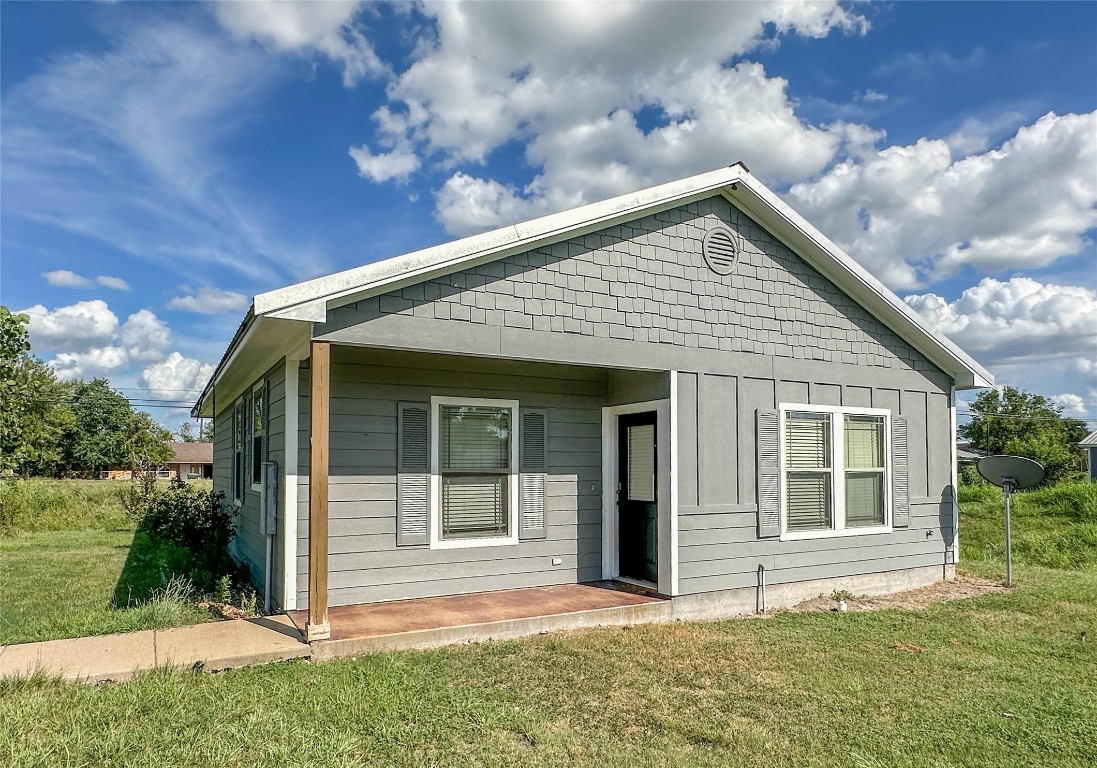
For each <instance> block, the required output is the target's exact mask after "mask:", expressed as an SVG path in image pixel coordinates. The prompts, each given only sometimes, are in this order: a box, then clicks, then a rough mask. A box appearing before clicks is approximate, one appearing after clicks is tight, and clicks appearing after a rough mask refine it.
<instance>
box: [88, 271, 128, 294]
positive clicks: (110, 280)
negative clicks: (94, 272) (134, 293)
mask: <svg viewBox="0 0 1097 768" xmlns="http://www.w3.org/2000/svg"><path fill="white" fill-rule="evenodd" d="M95 282H97V283H99V285H105V286H106V287H107V288H113V289H115V290H116V291H128V290H130V284H129V283H127V282H126V281H125V280H123V279H122V278H120V277H111V276H110V275H99V277H97V278H95Z"/></svg>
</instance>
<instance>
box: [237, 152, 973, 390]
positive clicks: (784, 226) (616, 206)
mask: <svg viewBox="0 0 1097 768" xmlns="http://www.w3.org/2000/svg"><path fill="white" fill-rule="evenodd" d="M714 193H722V194H724V196H725V197H727V198H728V199H729V200H731V201H732V202H734V203H735V204H736V205H738V206H740V207H743V208H744V210H746V212H747V213H749V214H750V215H752V216H754V217H755V218H756V219H758V220H759V222H760V223H762V224H763V225H765V226H767V228H770V229H771V231H773V233H774V234H775V235H777V236H778V237H780V238H781V239H782V240H784V241H785V242H786V245H789V247H790V248H792V250H793V251H794V252H796V253H797V254H799V255H800V256H801V257H805V258H807V260H808V262H809V263H810V264H811V265H812V266H813V267H815V268H816V269H819V271H820V272H822V273H823V275H824V276H825V277H827V278H828V279H830V280H831V281H833V282H834V283H835V284H836V285H838V287H840V288H842V289H843V290H845V291H846V292H847V293H849V294H850V296H852V297H853V298H854V299H856V300H857V301H859V302H860V303H861V304H862V305H863V306H864V307H865V309H867V310H868V311H869V312H871V313H872V314H873V315H874V316H876V317H878V318H879V319H880V320H881V321H882V322H884V324H885V325H887V326H889V327H890V328H892V329H893V330H894V331H896V332H897V333H898V334H899V335H900V336H901V337H903V338H904V339H906V340H907V341H908V342H910V343H911V344H913V345H914V346H915V347H916V348H917V349H919V350H920V351H921V352H922V353H923V354H925V355H926V356H927V357H928V358H929V359H930V360H932V361H933V362H935V363H936V364H937V365H939V366H941V367H942V368H943V369H944V370H946V371H947V372H949V373H950V374H952V375H953V376H954V378H955V379H956V382H957V385H958V387H959V388H968V387H987V386H991V385H992V384H993V382H994V377H993V376H991V374H990V373H988V372H987V371H986V369H984V368H983V367H982V366H980V365H979V364H978V363H977V362H975V361H974V360H973V359H972V358H971V357H970V356H968V355H967V354H966V353H965V352H964V351H963V350H961V349H960V348H959V347H957V346H956V345H955V344H953V343H952V342H951V341H950V340H948V339H946V338H944V337H942V336H939V335H938V334H936V333H934V332H933V331H932V330H931V329H930V328H929V327H928V326H926V324H925V323H924V321H923V320H922V319H921V318H920V317H919V316H918V315H917V314H916V313H915V312H914V310H912V309H911V308H910V307H909V306H907V304H906V303H905V302H904V301H903V300H902V299H900V298H899V297H898V296H896V295H895V294H894V293H892V292H891V291H890V290H889V289H888V288H887V287H885V286H884V285H883V283H881V282H880V281H879V280H877V279H876V278H875V277H874V276H873V275H872V274H870V273H869V272H868V271H866V270H865V269H864V268H863V267H862V266H861V265H860V264H858V263H857V262H855V261H854V260H853V259H851V258H850V257H849V256H848V255H847V254H846V253H845V252H844V251H842V249H841V248H839V247H838V246H837V245H835V244H834V243H832V242H831V241H830V240H829V239H828V238H827V237H826V236H824V235H823V234H822V233H821V232H819V230H817V229H815V227H813V226H812V225H811V224H810V223H808V222H807V220H805V219H804V218H803V217H802V216H800V215H799V214H798V213H796V211H794V210H793V209H792V208H790V207H789V206H788V205H787V204H786V203H785V202H784V201H782V200H781V199H780V198H778V197H777V196H776V195H775V194H774V193H773V192H772V191H770V190H769V189H768V188H766V186H765V185H764V184H762V183H761V182H760V181H758V180H757V179H756V178H754V176H753V175H752V174H751V173H750V172H749V171H748V170H747V169H746V167H745V166H744V165H742V164H741V163H737V164H735V165H733V166H731V167H729V168H721V169H718V170H715V171H709V172H708V173H702V174H699V175H697V176H691V177H689V178H686V179H681V180H679V181H674V182H671V183H669V184H661V185H659V186H657V187H651V188H649V189H645V190H641V191H639V192H634V193H632V194H628V195H622V196H620V197H615V198H611V199H609V200H603V201H601V202H598V203H592V204H590V205H584V206H582V207H579V208H574V209H572V210H569V211H563V212H561V213H555V214H552V215H550V216H543V217H541V218H539V219H533V220H531V221H527V222H523V223H520V224H514V225H512V226H508V227H503V228H501V229H497V230H494V231H492V232H485V233H484V234H481V235H474V236H472V237H466V238H463V239H461V240H455V241H452V242H449V243H443V244H442V245H437V246H434V247H431V248H425V249H423V250H420V251H414V252H412V253H408V254H404V255H403V256H397V257H395V258H391V259H385V260H383V261H378V262H374V263H372V264H366V265H364V266H361V267H355V268H353V269H348V270H345V271H343V272H337V273H335V274H333V275H328V276H326V277H319V278H316V279H314V280H308V281H306V282H303V283H297V284H296V285H291V286H287V287H285V288H279V289H278V290H274V291H268V292H267V293H261V294H259V295H258V296H256V297H255V302H254V312H255V314H256V316H270V317H278V318H284V319H292V320H302V321H310V322H317V323H322V322H324V321H325V320H326V316H327V310H328V309H331V308H334V307H337V306H341V305H343V304H349V303H351V302H352V301H356V300H358V299H362V298H367V297H369V296H372V295H376V294H379V293H385V292H388V291H391V290H396V289H397V288H400V287H403V286H405V285H413V284H415V283H420V282H423V281H425V280H428V279H430V278H432V277H435V276H438V275H442V274H448V273H451V272H455V271H458V270H461V269H467V268H469V267H471V266H476V265H478V264H483V263H486V262H490V261H495V260H498V259H502V258H505V257H506V256H509V255H512V254H514V253H521V252H522V251H527V250H530V249H532V248H536V247H538V246H540V245H544V244H546V243H549V242H557V241H560V240H564V239H568V238H571V237H575V236H577V235H579V234H583V233H585V232H590V231H594V230H597V229H603V228H605V227H609V226H612V225H613V224H615V223H617V222H621V221H628V220H632V219H635V218H637V217H639V216H641V215H644V214H646V213H649V212H655V211H657V210H660V209H664V210H665V209H666V208H670V207H675V206H679V205H682V204H684V203H686V202H690V201H691V200H693V199H701V198H703V197H706V196H709V195H712V194H714Z"/></svg>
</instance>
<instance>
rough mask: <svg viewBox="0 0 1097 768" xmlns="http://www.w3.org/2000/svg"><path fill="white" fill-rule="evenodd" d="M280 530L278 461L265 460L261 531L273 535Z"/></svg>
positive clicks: (260, 519)
mask: <svg viewBox="0 0 1097 768" xmlns="http://www.w3.org/2000/svg"><path fill="white" fill-rule="evenodd" d="M277 530H278V462H276V461H264V462H263V512H262V514H261V515H260V516H259V533H261V534H263V535H264V536H273V535H274V534H275V533H276V532H277Z"/></svg>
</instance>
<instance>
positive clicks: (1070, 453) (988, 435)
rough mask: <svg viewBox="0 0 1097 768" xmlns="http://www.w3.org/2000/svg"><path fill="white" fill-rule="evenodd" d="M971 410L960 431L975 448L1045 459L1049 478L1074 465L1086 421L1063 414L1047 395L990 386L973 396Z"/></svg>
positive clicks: (1061, 475)
mask: <svg viewBox="0 0 1097 768" xmlns="http://www.w3.org/2000/svg"><path fill="white" fill-rule="evenodd" d="M971 412H972V417H971V421H970V422H968V423H967V424H964V425H963V426H961V427H960V428H959V433H960V435H961V436H962V437H964V438H965V439H967V440H970V441H971V445H972V447H973V448H976V449H978V450H980V451H985V452H987V453H989V454H999V453H1006V454H1012V455H1015V456H1025V457H1027V458H1030V459H1034V460H1035V461H1038V462H1040V463H1041V464H1043V465H1044V470H1045V471H1046V477H1045V482H1046V483H1049V484H1050V483H1056V482H1058V481H1059V480H1062V479H1063V478H1065V477H1066V476H1067V475H1069V474H1070V473H1071V472H1073V471H1075V470H1076V469H1077V468H1078V448H1077V446H1078V443H1079V441H1081V439H1082V438H1083V437H1085V436H1086V433H1087V431H1088V430H1087V429H1086V425H1085V423H1084V422H1081V421H1079V420H1078V419H1071V418H1068V417H1065V416H1063V409H1062V407H1060V406H1058V405H1056V404H1055V403H1053V402H1051V401H1050V400H1048V399H1047V398H1046V397H1043V396H1042V395H1036V394H1033V393H1031V392H1025V391H1023V390H1019V389H1015V388H1014V387H1003V388H1002V389H1001V390H998V389H988V390H986V391H984V392H980V393H979V396H978V397H977V398H975V402H974V403H973V404H972V406H971Z"/></svg>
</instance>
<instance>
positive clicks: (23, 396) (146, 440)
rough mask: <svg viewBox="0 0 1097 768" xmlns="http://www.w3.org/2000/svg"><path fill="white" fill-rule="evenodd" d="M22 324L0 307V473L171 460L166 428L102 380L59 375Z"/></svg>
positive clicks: (91, 471) (92, 470)
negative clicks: (36, 349)
mask: <svg viewBox="0 0 1097 768" xmlns="http://www.w3.org/2000/svg"><path fill="white" fill-rule="evenodd" d="M28 322H29V318H28V317H27V316H26V315H16V314H12V313H11V311H10V310H9V309H8V308H7V307H5V306H2V305H0V403H2V405H0V471H2V472H3V473H5V474H7V473H15V474H18V475H49V476H55V477H56V476H68V475H83V476H95V475H97V474H98V473H99V472H101V471H103V470H106V469H137V468H147V467H150V466H162V465H165V464H167V463H168V462H169V461H170V460H171V459H172V457H173V454H172V450H171V446H170V445H169V443H170V441H171V438H172V435H171V432H169V431H168V430H166V429H164V428H163V427H161V426H160V425H159V424H157V423H156V422H155V421H154V420H153V419H152V417H151V416H149V415H148V414H147V413H144V412H142V411H137V410H135V409H134V408H133V406H131V405H130V402H129V400H128V399H127V398H126V397H125V396H124V395H122V394H121V393H120V392H117V391H116V390H114V389H113V388H112V387H111V386H110V382H109V381H107V380H106V379H92V380H91V381H84V380H81V379H76V380H73V381H61V380H59V379H58V378H57V375H56V374H55V373H54V372H53V369H51V368H50V367H49V366H48V365H46V364H45V363H44V362H43V361H42V360H40V359H38V358H37V357H35V356H34V355H33V354H31V346H30V339H29V337H28V334H27V323H28Z"/></svg>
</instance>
